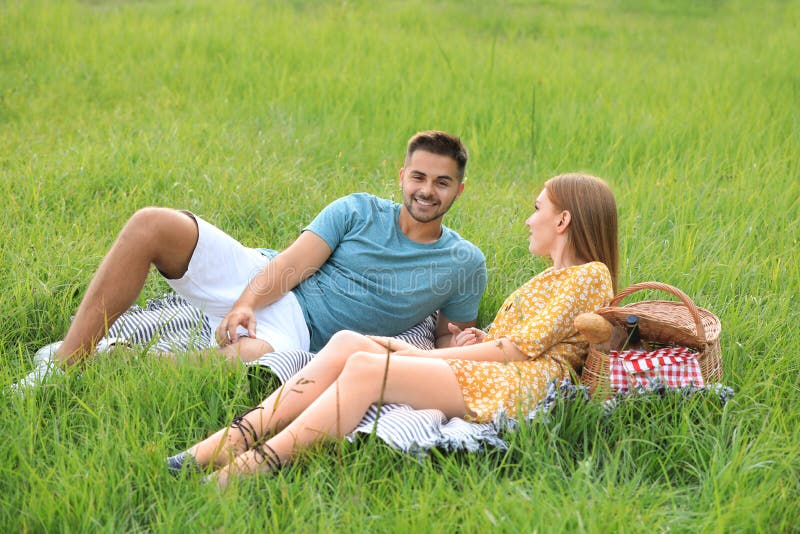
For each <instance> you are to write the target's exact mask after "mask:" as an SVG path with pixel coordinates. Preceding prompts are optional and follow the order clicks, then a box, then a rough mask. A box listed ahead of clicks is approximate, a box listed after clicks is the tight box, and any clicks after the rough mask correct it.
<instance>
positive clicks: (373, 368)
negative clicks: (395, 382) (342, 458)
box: [339, 351, 387, 390]
mask: <svg viewBox="0 0 800 534" xmlns="http://www.w3.org/2000/svg"><path fill="white" fill-rule="evenodd" d="M386 371H387V369H386V356H384V355H382V354H374V353H371V352H364V351H359V352H354V353H352V354H351V355H350V356H349V357H348V358H347V361H346V362H345V364H344V369H342V373H341V374H340V375H339V381H340V382H341V383H342V384H343V385H346V386H349V387H353V386H356V387H359V388H362V389H370V390H372V389H377V387H379V386H380V385H381V384H382V383H383V380H382V379H383V375H384V374H385V373H386Z"/></svg>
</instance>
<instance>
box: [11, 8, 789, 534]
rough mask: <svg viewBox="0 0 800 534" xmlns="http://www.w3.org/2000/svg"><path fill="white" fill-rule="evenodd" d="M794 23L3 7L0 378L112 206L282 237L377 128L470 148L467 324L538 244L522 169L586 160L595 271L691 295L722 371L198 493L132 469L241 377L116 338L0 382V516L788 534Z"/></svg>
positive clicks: (158, 285) (19, 367) (366, 149)
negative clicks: (613, 204) (714, 397)
mask: <svg viewBox="0 0 800 534" xmlns="http://www.w3.org/2000/svg"><path fill="white" fill-rule="evenodd" d="M799 25H800V5H799V4H798V3H796V2H780V1H769V2H746V1H721V0H716V1H713V0H704V1H680V0H671V1H667V0H650V1H645V0H641V1H633V0H618V1H614V0H604V1H601V2H589V1H577V2H570V3H562V2H502V3H499V2H498V3H495V2H478V1H472V0H469V1H465V2H437V3H430V2H383V3H372V2H362V1H347V2H329V3H328V2H311V1H307V2H303V1H294V2H230V1H222V2H206V1H197V2H191V3H186V2H146V1H141V2H122V1H111V0H109V1H85V2H25V1H21V2H4V3H0V198H1V199H2V204H0V235H2V236H3V237H2V239H0V287H2V292H0V357H1V358H2V364H1V365H0V384H8V383H10V382H12V381H13V380H15V379H16V378H19V377H20V376H22V375H23V374H25V373H26V372H27V371H28V370H29V369H30V368H31V360H30V358H31V354H32V353H33V351H35V349H36V348H38V347H39V346H41V345H43V344H45V343H47V342H50V341H52V340H55V339H60V338H61V337H62V336H63V334H64V332H65V330H66V327H67V325H68V323H69V320H70V315H71V314H72V313H73V312H74V310H75V308H76V307H77V304H78V302H79V299H80V297H81V295H82V293H83V290H84V289H85V287H86V285H87V284H88V281H89V278H90V276H91V273H92V272H93V271H94V269H95V268H96V266H97V264H98V262H99V260H100V258H101V257H102V255H103V254H104V252H105V251H106V250H107V249H108V247H109V246H110V244H111V242H112V240H113V238H114V236H115V235H116V233H117V232H118V230H119V228H120V227H121V225H122V224H123V223H124V221H125V220H126V219H127V217H128V216H129V215H130V214H131V213H132V212H133V211H134V210H135V209H137V208H139V207H143V206H147V205H167V206H173V207H182V208H188V209H191V210H193V211H195V212H197V213H198V214H201V215H202V216H204V217H205V218H207V219H209V220H211V221H213V222H214V223H216V224H217V225H219V226H221V227H222V228H224V229H226V230H227V231H228V232H229V233H231V234H233V235H234V236H236V237H238V238H239V239H240V240H241V241H242V242H244V243H245V244H247V245H252V246H271V247H273V248H281V247H283V246H285V245H286V244H288V243H289V242H291V240H292V239H293V238H294V237H295V236H296V235H297V232H298V231H299V230H300V229H301V228H302V227H303V225H304V224H306V223H307V222H308V221H309V220H310V219H311V217H313V216H314V214H316V213H317V211H318V210H319V209H321V208H322V207H323V206H324V205H325V204H327V203H328V202H329V201H331V200H332V199H334V198H336V197H338V196H341V195H343V194H346V193H349V192H352V191H356V190H365V191H370V192H373V193H375V194H378V195H382V196H387V197H391V196H395V197H396V196H397V187H396V179H397V169H398V168H399V166H400V165H401V164H402V156H403V148H404V144H405V141H406V140H407V138H408V137H409V136H410V135H411V134H412V133H414V132H415V131H417V130H420V129H427V128H440V129H445V130H449V131H452V132H454V133H458V134H459V135H461V136H462V138H463V139H464V141H465V142H466V144H467V146H468V148H469V149H470V155H471V161H470V163H469V166H468V181H467V190H466V192H465V194H464V196H463V197H462V198H461V199H460V200H459V201H458V203H457V205H456V207H455V208H454V209H453V211H452V212H451V214H449V215H448V217H447V221H448V224H449V225H450V226H451V227H453V228H455V229H457V230H458V231H459V232H461V233H462V235H464V236H465V237H467V238H469V239H471V240H472V241H473V242H475V243H476V244H478V245H479V246H480V247H481V248H482V249H483V250H484V252H485V254H486V257H487V261H488V265H489V272H490V280H489V288H488V291H487V293H486V295H485V296H484V299H483V301H482V304H481V316H480V319H481V322H482V323H484V324H485V323H486V322H488V321H490V320H491V318H492V316H493V314H494V312H495V310H496V309H497V308H498V306H499V305H500V303H501V302H502V300H503V298H504V297H505V296H506V295H507V294H508V293H509V292H510V291H511V290H512V289H514V288H515V287H517V286H518V285H520V284H521V283H522V282H524V281H525V280H527V279H528V278H530V276H532V275H533V274H534V273H536V272H538V271H539V270H541V268H542V267H543V266H544V264H543V263H542V262H541V261H540V260H537V259H533V258H530V256H529V255H528V253H527V247H526V243H525V229H524V227H523V220H524V219H525V217H526V216H527V215H528V214H529V212H530V211H531V209H532V203H533V198H534V195H535V194H536V192H537V189H538V188H539V186H540V185H541V183H542V182H543V181H544V180H545V179H546V178H548V177H550V176H551V175H553V174H556V173H560V172H568V171H574V170H584V171H588V172H592V173H595V174H598V175H600V176H603V177H605V178H606V179H607V180H608V181H609V182H610V183H611V184H612V186H613V188H614V190H615V192H616V195H617V200H618V204H619V210H620V217H621V241H622V266H623V267H622V273H621V278H622V280H621V283H622V285H623V286H624V285H627V284H629V283H632V282H638V281H645V280H658V281H663V282H666V283H669V284H672V285H675V286H678V287H680V288H681V289H683V290H684V291H685V292H687V293H688V294H689V295H691V296H692V297H693V298H694V299H695V301H696V302H697V304H698V305H700V306H703V307H705V308H708V309H710V310H712V311H714V312H715V313H716V314H717V315H718V316H719V317H720V319H721V321H722V325H723V334H722V349H723V358H724V365H725V378H724V381H725V383H726V384H728V385H730V386H733V387H734V388H736V390H737V396H736V397H735V399H734V400H733V401H732V402H730V403H729V404H728V405H727V406H726V407H725V408H724V409H720V408H719V407H718V406H717V405H715V404H713V403H709V402H707V401H703V400H696V401H692V402H685V403H680V402H678V401H670V402H665V403H659V404H655V405H654V404H647V403H640V404H632V405H629V406H626V407H624V408H623V409H620V410H619V411H618V412H616V413H615V414H614V415H613V416H612V417H611V418H609V419H603V418H602V417H601V415H600V412H599V409H598V407H597V405H595V404H589V405H583V404H580V403H578V404H574V405H570V406H566V407H563V408H561V409H560V411H559V412H557V413H555V414H553V416H552V417H551V418H550V419H549V422H544V421H542V422H539V423H535V424H533V425H531V426H524V427H522V428H521V429H520V430H519V431H518V432H516V433H515V434H513V435H510V436H509V441H510V444H511V448H510V450H509V451H508V452H506V453H501V452H497V451H495V452H490V453H485V454H473V455H465V454H439V453H434V454H433V455H432V456H431V457H430V458H428V459H426V460H424V461H422V462H419V461H417V460H415V459H413V458H411V457H407V456H403V455H401V454H398V453H396V452H394V451H392V450H391V449H389V448H387V447H385V446H383V445H382V444H380V443H373V442H370V441H362V442H361V443H359V444H357V445H343V446H340V445H329V446H325V447H322V448H321V450H319V451H315V452H313V453H311V454H309V455H308V457H307V458H306V461H304V462H303V463H302V464H301V465H298V466H296V467H293V468H291V469H288V470H286V471H285V472H283V473H281V474H280V475H279V476H277V477H254V478H252V479H250V480H247V481H243V482H242V483H241V484H237V485H234V486H233V487H231V488H230V490H229V491H227V492H225V493H220V492H218V491H217V490H216V489H214V488H212V487H208V486H204V485H201V484H200V483H199V482H198V481H197V480H196V479H192V478H186V479H178V480H174V479H172V478H170V477H169V476H168V475H167V474H166V473H165V471H164V469H163V468H162V463H161V462H162V459H163V457H164V456H166V455H167V454H170V453H173V452H175V451H177V450H179V449H181V448H182V447H185V446H187V445H188V444H190V443H191V442H193V441H195V440H197V439H198V438H201V437H203V436H205V435H206V434H207V433H208V432H210V431H212V430H215V429H216V428H218V427H220V426H221V425H222V424H225V423H226V422H227V421H229V420H230V418H231V417H232V416H234V415H235V414H236V413H238V412H239V411H241V410H242V409H243V408H245V407H246V406H247V405H249V404H250V403H251V402H252V401H253V399H251V398H249V393H248V388H247V386H246V383H245V379H244V372H243V370H242V369H241V368H238V367H230V366H227V365H224V364H220V363H219V362H207V363H205V364H203V365H200V366H195V365H190V364H188V363H187V364H184V365H180V366H179V367H177V368H176V367H174V366H171V365H169V364H167V363H166V362H163V361H158V360H157V359H154V358H152V357H148V356H145V355H139V354H136V353H131V354H123V355H120V356H119V357H117V358H113V359H109V360H108V361H99V362H97V363H95V364H93V365H91V366H88V367H87V368H86V369H85V370H84V371H83V372H82V373H81V374H69V375H68V376H66V377H64V378H63V379H60V380H58V381H57V382H56V384H55V385H54V386H52V387H49V388H43V389H42V390H40V391H38V392H37V393H36V394H35V395H32V396H28V397H25V398H23V399H17V398H12V397H8V396H4V397H0V421H2V423H0V528H1V529H2V530H3V531H83V530H108V531H130V530H133V531H138V530H158V531H176V530H177V531H188V530H190V529H191V530H196V529H198V528H200V529H203V530H226V531H235V530H238V529H247V530H256V529H261V528H266V529H268V530H290V531H291V530H301V531H313V530H324V531H333V530H342V531H372V530H387V531H408V530H410V529H418V530H425V531H433V530H441V531H454V530H458V529H460V530H466V531H477V530H485V529H490V528H500V529H502V530H512V529H513V530H516V529H522V530H526V531H527V530H537V531H569V532H572V531H589V532H601V531H607V530H612V531H614V530H618V531H639V530H642V531H645V530H646V531H650V530H673V531H694V530H700V531H714V532H716V531H742V532H753V531H755V532H759V531H792V530H795V529H797V524H798V519H800V510H799V508H800V507H798V504H797V503H798V502H800V482H798V472H800V454H798V452H797V444H798V443H800V431H799V430H798V429H799V428H800V425H798V416H800V404H799V403H798V398H800V396H798V390H800V387H799V386H800V382H799V381H798V376H800V372H799V371H800V369H798V367H799V365H798V361H800V359H798V357H797V352H798V347H799V346H800V333H799V332H800V330H799V329H798V328H797V325H798V323H799V322H800V321H799V319H800V314H798V311H797V310H798V308H799V307H800V303H799V302H798V300H797V295H798V293H800V268H798V263H797V258H798V256H797V252H796V251H797V250H798V238H799V237H800V231H799V230H798V224H799V223H798V221H800V213H799V212H798V211H799V210H798V204H799V202H798V198H800V186H799V185H798V184H799V183H800V180H798V176H800V163H799V161H800V158H798V147H800V107H798V102H800V77H798V70H797V58H798V57H800V38H798V36H797V28H798V26H799ZM165 288H166V286H165V285H164V284H163V282H161V281H160V280H158V278H157V277H155V276H153V277H152V279H151V280H150V281H149V282H148V285H147V287H146V290H145V292H144V297H147V296H153V295H157V294H159V293H161V292H162V291H164V290H165ZM642 297H643V298H644V297H647V295H643V296H642Z"/></svg>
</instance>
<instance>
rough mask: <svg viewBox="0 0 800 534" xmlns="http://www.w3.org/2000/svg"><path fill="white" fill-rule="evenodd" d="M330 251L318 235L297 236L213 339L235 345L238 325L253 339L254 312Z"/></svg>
mask: <svg viewBox="0 0 800 534" xmlns="http://www.w3.org/2000/svg"><path fill="white" fill-rule="evenodd" d="M331 252H332V251H331V248H330V246H328V243H326V242H325V240H324V239H322V238H321V237H319V236H318V235H317V234H315V233H313V232H311V231H305V232H303V233H302V234H300V237H298V238H297V240H295V242H294V243H292V244H291V245H290V246H289V248H287V249H286V250H284V251H283V252H281V253H280V254H278V255H277V256H275V258H273V259H272V261H270V262H269V263H268V264H267V266H266V267H264V269H262V270H261V272H259V273H258V274H257V275H256V276H255V277H254V278H253V279H252V280H251V281H250V283H248V284H247V286H246V287H245V288H244V291H242V294H241V296H240V297H239V299H238V300H237V301H236V302H235V303H234V305H233V307H232V308H231V311H230V312H228V314H227V315H226V316H225V318H224V319H222V322H221V323H220V325H219V327H218V328H217V331H216V338H217V342H218V343H219V344H220V346H224V345H227V344H229V343H235V342H236V341H237V340H238V339H239V335H238V334H237V333H236V327H237V326H240V325H241V326H243V327H244V328H246V329H247V332H248V335H249V336H250V337H255V330H256V319H255V314H254V310H256V309H259V308H263V307H264V306H267V305H269V304H272V303H273V302H275V301H277V300H278V299H279V298H281V297H282V296H283V295H285V294H286V293H288V292H289V291H291V290H292V289H294V288H295V287H296V286H297V284H299V283H300V282H302V281H303V280H305V279H306V278H308V277H309V276H311V275H312V274H314V273H315V272H317V270H319V268H320V267H321V266H322V264H324V263H325V262H326V261H327V259H328V258H329V257H330V255H331Z"/></svg>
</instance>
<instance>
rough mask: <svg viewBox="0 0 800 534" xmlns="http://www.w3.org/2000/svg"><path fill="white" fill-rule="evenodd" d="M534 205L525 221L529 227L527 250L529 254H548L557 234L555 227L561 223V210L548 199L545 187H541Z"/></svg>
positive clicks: (551, 249)
mask: <svg viewBox="0 0 800 534" xmlns="http://www.w3.org/2000/svg"><path fill="white" fill-rule="evenodd" d="M535 206H536V209H535V211H534V212H533V214H532V215H531V216H530V217H528V219H527V220H526V221H525V224H527V225H528V228H530V234H529V235H528V250H530V251H531V254H538V255H539V256H550V255H551V252H552V251H553V247H554V245H555V242H556V236H557V235H558V233H557V229H558V227H559V225H560V224H563V222H562V217H561V211H560V210H558V209H557V208H556V206H555V204H553V203H552V202H551V201H550V197H548V196H547V189H542V192H541V193H539V196H538V197H537V198H536V203H535Z"/></svg>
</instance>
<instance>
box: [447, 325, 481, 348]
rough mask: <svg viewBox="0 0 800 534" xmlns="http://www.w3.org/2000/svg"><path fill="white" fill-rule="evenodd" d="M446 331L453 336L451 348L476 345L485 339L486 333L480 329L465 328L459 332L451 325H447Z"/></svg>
mask: <svg viewBox="0 0 800 534" xmlns="http://www.w3.org/2000/svg"><path fill="white" fill-rule="evenodd" d="M447 329H448V330H450V333H451V334H453V346H456V347H463V346H465V345H477V344H478V343H483V341H484V340H485V339H486V332H484V331H483V330H481V329H480V328H473V327H470V328H465V329H464V330H461V329H460V328H459V327H457V326H456V325H454V324H453V323H447Z"/></svg>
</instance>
